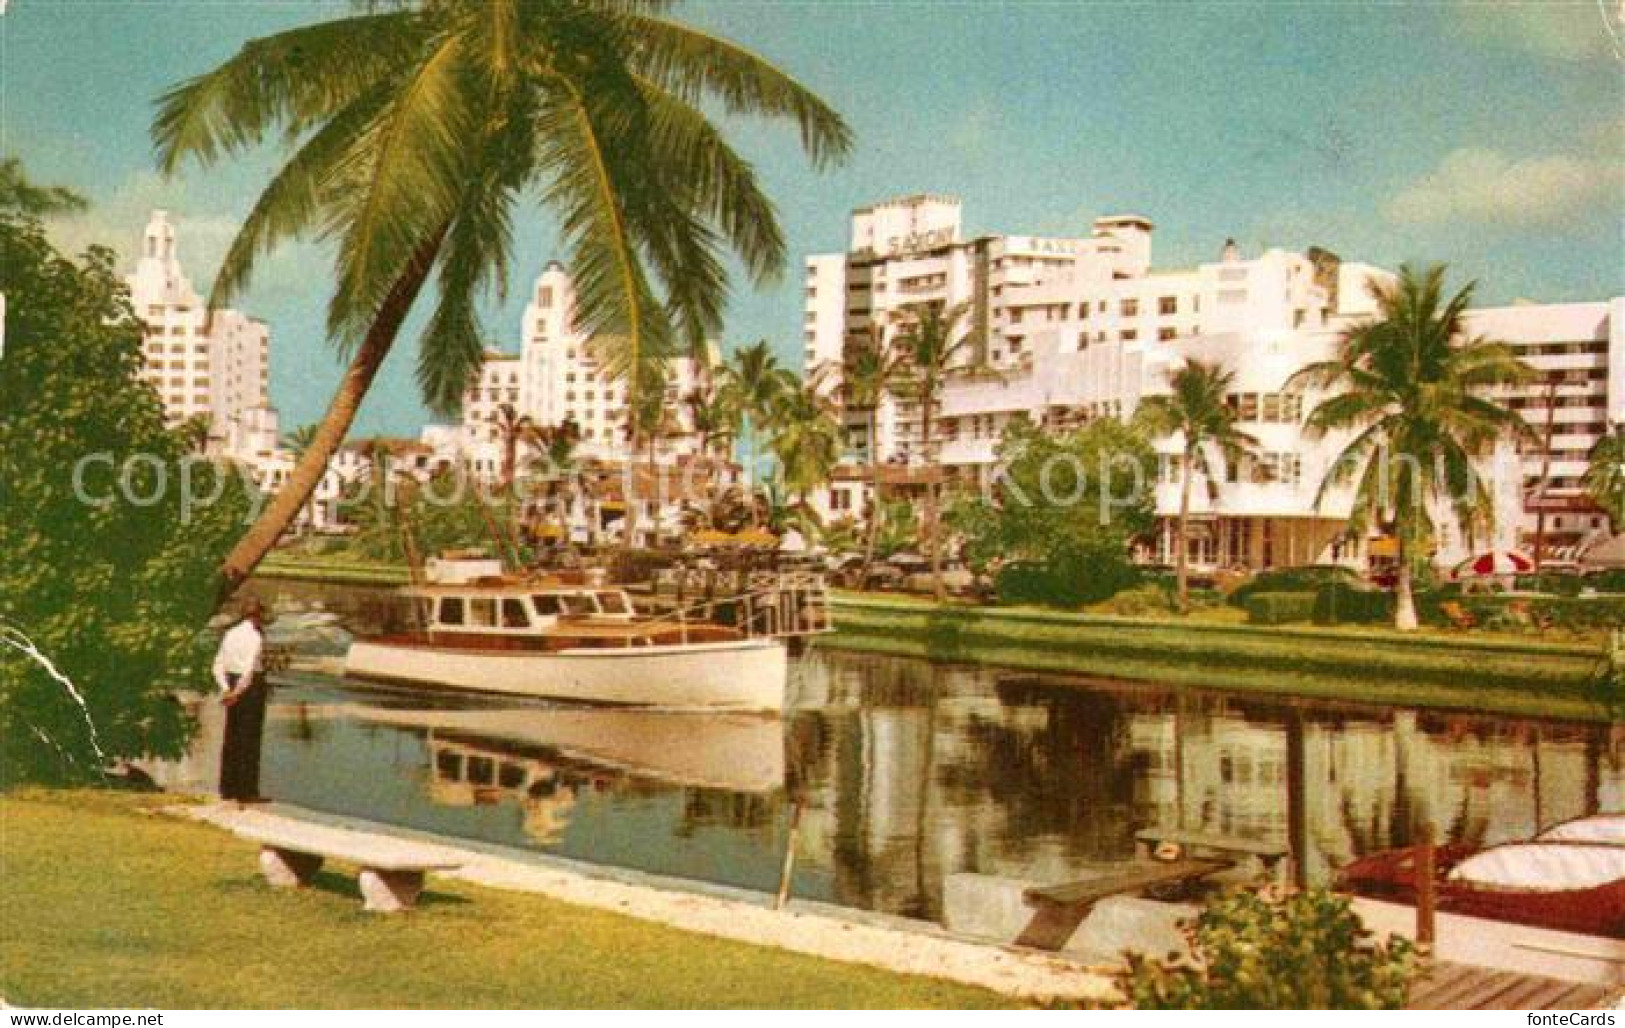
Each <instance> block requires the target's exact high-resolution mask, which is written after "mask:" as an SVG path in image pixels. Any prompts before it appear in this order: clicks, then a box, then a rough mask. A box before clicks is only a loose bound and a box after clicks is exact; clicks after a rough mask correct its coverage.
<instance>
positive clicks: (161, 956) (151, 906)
mask: <svg viewBox="0 0 1625 1028" xmlns="http://www.w3.org/2000/svg"><path fill="white" fill-rule="evenodd" d="M160 802H170V801H168V800H160V799H158V798H154V797H136V796H131V795H122V794H111V793H95V792H82V793H79V792H76V793H38V794H23V795H18V796H9V797H5V798H0V882H3V883H4V888H3V890H0V923H3V924H4V925H5V928H4V930H0V996H4V997H5V999H6V1000H7V1001H8V1002H11V1003H14V1004H23V1005H30V1006H49V1007H108V1006H112V1007H174V1008H190V1007H215V1006H232V1007H553V1006H560V1007H586V1006H592V1007H598V1006H607V1007H628V1006H631V1007H714V1006H740V1007H760V1006H770V1007H779V1006H789V1007H962V1006H977V1007H981V1006H992V1005H999V1004H1000V1003H1001V998H1000V997H998V996H996V995H994V994H992V993H988V992H984V991H981V990H977V989H972V988H966V987H961V986H957V985H952V984H949V983H945V982H939V981H935V980H932V979H926V978H911V977H904V976H899V975H894V974H889V973H886V972H882V971H876V970H872V969H868V968H863V967H857V966H853V965H849V964H839V963H833V962H830V961H824V960H818V959H814V958H811V957H804V956H799V955H795V954H791V953H787V952H784V951H780V950H772V949H765V948H760V947H755V946H748V945H743V944H739V943H733V942H726V941H722V940H718V939H713V938H709V937H705V936H700V935H694V934H690V933H687V932H682V931H678V930H676V929H671V928H665V927H661V926H657V925H651V924H648V923H646V922H641V921H637V920H634V919H632V918H627V917H619V916H616V915H614V914H607V913H603V912H600V911H594V910H588V909H586V908H583V907H575V906H570V905H568V904H563V903H559V902H556V901H553V900H549V899H546V898H544V897H540V896H532V895H525V894H520V893H512V892H502V891H496V890H491V889H482V888H480V887H478V886H473V885H465V884H462V883H449V882H444V881H439V880H431V882H430V892H429V894H427V895H426V896H425V898H424V901H423V904H422V906H420V908H419V909H418V910H416V911H413V912H412V913H410V914H406V915H402V916H398V917H380V916H377V915H369V914H364V913H362V911H361V906H360V902H359V900H358V899H357V898H356V893H355V883H354V879H353V877H351V876H349V875H339V874H328V873H325V872H324V873H323V874H322V875H321V876H320V878H319V880H318V887H317V888H314V889H311V890H308V891H299V892H285V891H279V890H272V889H270V888H269V887H268V886H266V885H265V884H264V883H263V881H262V880H261V879H260V878H259V876H258V874H257V873H256V870H255V869H256V863H255V850H254V847H253V846H251V845H249V844H246V843H243V842H240V841H238V840H236V839H234V838H232V837H230V836H227V835H225V834H224V833H222V832H220V831H219V830H217V829H213V828H209V827H206V826H203V825H198V824H192V823H190V822H182V821H178V820H175V819H173V818H169V817H164V816H159V815H156V814H154V813H152V812H150V810H149V809H148V808H149V807H150V806H152V805H156V804H158V803H160Z"/></svg>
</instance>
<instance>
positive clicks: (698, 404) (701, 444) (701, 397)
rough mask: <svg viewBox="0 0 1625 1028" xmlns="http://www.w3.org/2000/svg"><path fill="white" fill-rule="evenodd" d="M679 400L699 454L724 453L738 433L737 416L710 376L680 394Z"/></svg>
mask: <svg viewBox="0 0 1625 1028" xmlns="http://www.w3.org/2000/svg"><path fill="white" fill-rule="evenodd" d="M682 403H683V409H684V411H686V412H687V414H688V425H689V428H690V430H692V431H693V433H694V436H695V439H696V443H695V449H696V450H697V451H698V452H699V454H700V456H702V457H711V456H714V455H715V454H714V451H716V450H721V451H722V452H723V453H727V451H728V449H729V448H730V447H731V445H732V443H733V440H734V437H735V436H736V435H738V433H739V415H738V412H737V411H735V410H734V409H733V407H732V406H731V405H730V404H729V403H728V401H727V398H726V397H725V396H723V395H722V392H721V391H720V390H719V389H717V388H716V386H715V385H713V384H712V383H711V381H710V380H709V377H707V378H706V379H705V380H702V381H701V382H699V383H697V384H696V385H695V386H694V388H693V389H690V390H689V391H688V392H687V393H685V394H683V399H682Z"/></svg>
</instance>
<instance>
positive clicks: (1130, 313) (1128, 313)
mask: <svg viewBox="0 0 1625 1028" xmlns="http://www.w3.org/2000/svg"><path fill="white" fill-rule="evenodd" d="M1122 311H1123V317H1125V318H1132V317H1135V316H1137V315H1138V314H1139V313H1140V301H1139V300H1124V301H1123V306H1122Z"/></svg>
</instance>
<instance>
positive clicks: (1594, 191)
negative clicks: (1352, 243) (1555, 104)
mask: <svg viewBox="0 0 1625 1028" xmlns="http://www.w3.org/2000/svg"><path fill="white" fill-rule="evenodd" d="M1622 185H1625V171H1622V169H1621V168H1620V166H1619V165H1618V164H1616V163H1613V162H1609V161H1604V160H1598V159H1593V158H1590V157H1583V156H1576V155H1572V154H1549V155H1545V156H1537V157H1509V156H1508V155H1506V154H1504V153H1501V152H1500V151H1498V150H1488V149H1479V148H1466V149H1461V150H1456V151H1454V152H1452V153H1450V154H1449V155H1448V156H1446V157H1445V158H1444V160H1442V161H1440V162H1439V166H1438V167H1437V168H1435V169H1434V170H1432V171H1430V172H1428V173H1427V174H1425V175H1423V176H1422V177H1421V178H1419V179H1417V180H1416V181H1415V182H1412V183H1411V184H1410V185H1408V186H1406V187H1405V188H1404V189H1402V190H1400V192H1399V193H1398V194H1397V195H1395V196H1394V198H1393V199H1392V200H1390V201H1389V202H1388V205H1387V207H1386V208H1385V209H1384V214H1385V215H1386V216H1387V218H1388V220H1389V221H1392V222H1397V223H1400V224H1409V225H1428V224H1438V223H1441V222H1473V223H1480V224H1494V225H1503V226H1507V227H1520V228H1527V227H1545V228H1551V227H1556V226H1562V225H1572V224H1576V223H1578V222H1580V221H1583V220H1585V219H1587V218H1590V217H1605V218H1617V217H1618V215H1619V191H1620V187H1621V186H1622Z"/></svg>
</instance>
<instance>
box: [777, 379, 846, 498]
mask: <svg viewBox="0 0 1625 1028" xmlns="http://www.w3.org/2000/svg"><path fill="white" fill-rule="evenodd" d="M772 425H773V439H772V443H771V449H772V451H773V456H774V459H776V460H777V461H778V463H779V475H780V477H781V478H782V480H783V482H784V488H785V490H786V491H787V492H788V493H789V494H790V495H791V496H792V497H794V498H795V501H796V502H797V503H799V504H801V505H803V506H806V504H807V494H808V493H809V492H811V491H812V490H814V489H816V488H817V487H818V486H820V485H823V484H824V483H825V482H828V481H829V477H830V475H831V474H832V473H833V472H834V470H835V465H836V464H838V463H840V460H841V441H842V440H841V423H840V421H839V420H838V419H837V418H836V416H835V406H834V405H833V404H832V403H830V401H829V399H828V397H826V396H825V395H824V394H823V392H822V391H821V390H820V389H819V388H818V385H817V383H815V382H814V383H808V384H806V385H801V386H798V387H796V388H794V389H792V390H790V391H788V392H785V393H783V394H781V395H780V397H779V399H778V401H777V402H776V403H775V404H774V409H773V417H772Z"/></svg>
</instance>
